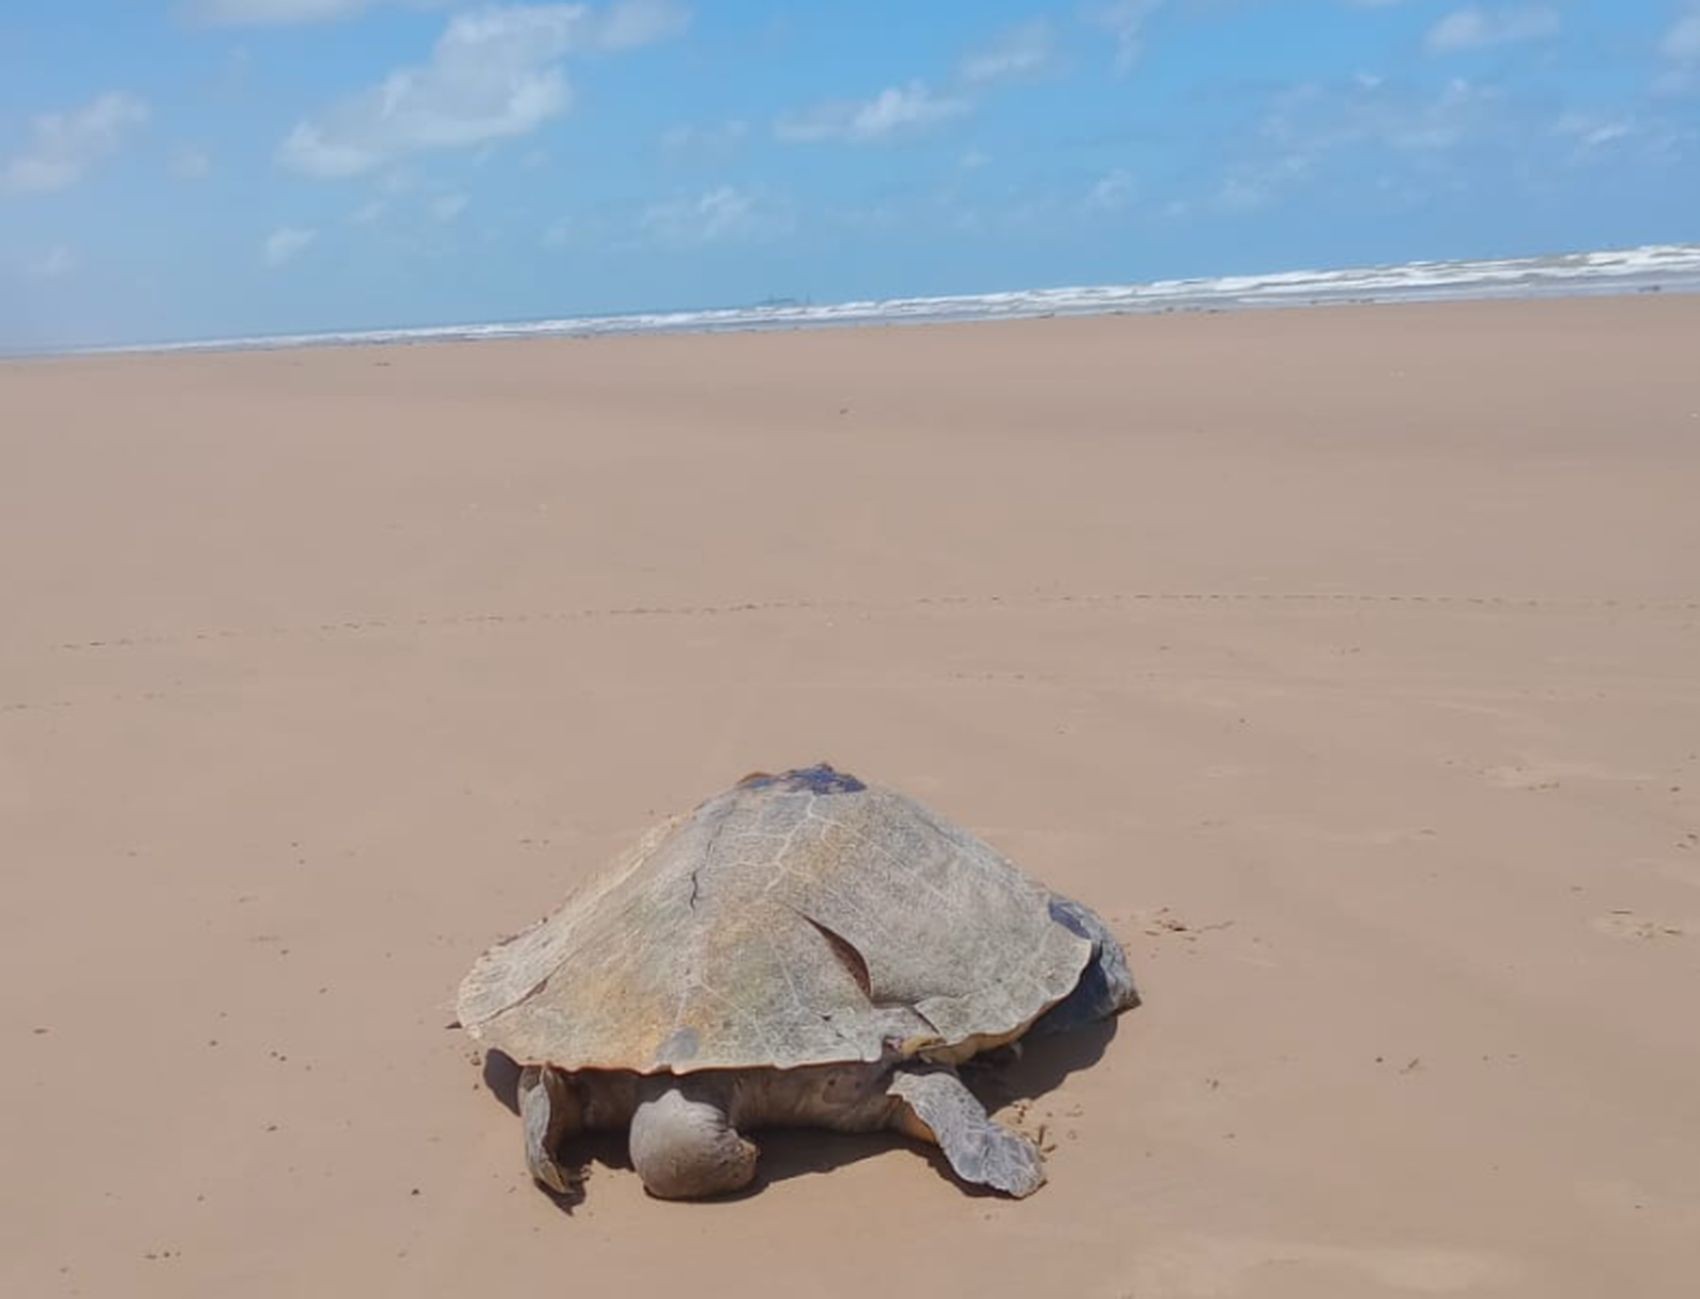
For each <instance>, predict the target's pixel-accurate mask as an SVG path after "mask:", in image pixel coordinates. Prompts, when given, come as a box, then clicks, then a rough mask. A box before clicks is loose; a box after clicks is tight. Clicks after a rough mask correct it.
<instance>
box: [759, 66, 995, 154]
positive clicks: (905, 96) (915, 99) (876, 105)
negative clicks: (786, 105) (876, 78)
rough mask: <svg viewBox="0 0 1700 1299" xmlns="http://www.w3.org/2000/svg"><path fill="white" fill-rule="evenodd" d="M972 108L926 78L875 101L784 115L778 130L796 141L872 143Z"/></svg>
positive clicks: (889, 90) (833, 103) (884, 93)
mask: <svg viewBox="0 0 1700 1299" xmlns="http://www.w3.org/2000/svg"><path fill="white" fill-rule="evenodd" d="M968 107H969V105H968V101H967V100H965V99H961V98H957V97H955V96H949V95H939V94H936V93H934V92H933V91H932V90H929V89H928V88H927V86H926V84H925V83H924V82H920V81H911V82H909V84H908V85H904V86H890V87H887V88H886V89H885V90H882V91H880V93H879V94H877V95H875V96H874V97H873V98H872V99H867V100H834V101H831V102H829V103H824V104H817V105H816V106H815V107H813V108H810V109H807V110H805V111H803V112H801V113H795V114H791V115H788V116H785V117H781V118H780V119H779V120H778V121H777V122H776V123H774V128H773V129H774V134H775V135H777V136H778V137H779V138H780V139H781V140H789V141H792V142H795V143H812V142H815V141H819V140H842V141H846V142H848V143H851V144H872V143H875V142H877V141H881V140H888V139H892V138H895V137H897V136H901V135H908V134H912V133H915V132H919V131H923V130H925V129H927V128H928V127H930V126H935V125H937V124H938V123H940V122H945V121H948V120H950V119H951V118H953V117H960V116H962V115H963V114H964V113H966V112H967V111H968Z"/></svg>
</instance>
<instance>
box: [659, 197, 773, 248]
mask: <svg viewBox="0 0 1700 1299" xmlns="http://www.w3.org/2000/svg"><path fill="white" fill-rule="evenodd" d="M638 227H639V228H640V229H641V230H642V231H643V232H644V233H645V234H646V235H648V236H649V237H650V238H652V239H654V240H655V241H656V242H657V243H661V244H666V245H668V246H670V247H674V248H691V247H700V246H701V245H703V244H711V243H718V242H721V241H723V240H728V239H749V238H753V237H755V236H758V235H776V234H783V233H785V232H787V231H788V230H789V229H790V228H791V220H790V217H789V215H788V214H787V213H785V212H783V211H780V210H778V209H775V208H772V207H770V206H769V205H767V204H764V203H763V202H762V201H761V200H759V199H758V198H757V196H756V195H754V194H752V193H751V192H750V191H748V190H742V189H738V188H736V187H734V186H732V185H720V186H716V187H715V188H714V189H711V190H709V191H707V192H706V193H704V194H701V195H699V196H698V197H696V198H681V199H671V200H668V201H666V202H662V203H652V204H651V205H650V206H649V207H647V208H646V209H644V211H643V214H642V215H641V216H640V217H639V218H638Z"/></svg>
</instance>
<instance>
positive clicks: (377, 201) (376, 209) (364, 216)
mask: <svg viewBox="0 0 1700 1299" xmlns="http://www.w3.org/2000/svg"><path fill="white" fill-rule="evenodd" d="M388 207H389V204H388V203H386V202H384V200H383V199H381V198H374V199H368V200H367V201H366V202H364V203H362V204H361V205H360V206H359V207H357V208H355V209H354V211H352V212H350V213H349V214H348V220H349V222H350V223H351V224H353V225H357V226H369V225H372V224H374V223H375V222H376V221H377V220H378V218H379V217H381V216H383V215H384V212H385V210H386V209H387V208H388Z"/></svg>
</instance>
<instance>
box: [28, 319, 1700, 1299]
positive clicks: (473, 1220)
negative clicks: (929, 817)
mask: <svg viewBox="0 0 1700 1299" xmlns="http://www.w3.org/2000/svg"><path fill="white" fill-rule="evenodd" d="M1697 337H1700V297H1680V296H1675V295H1666V296H1662V297H1661V296H1654V295H1648V296H1642V297H1635V298H1621V299H1598V300H1576V301H1560V302H1543V303H1461V304H1448V305H1428V306H1401V307H1384V308H1350V307H1347V308H1329V309H1317V310H1310V311H1305V310H1298V311H1256V312H1245V313H1238V314H1198V315H1173V316H1153V317H1117V318H1098V319H1073V320H1064V319H1057V320H1036V321H1028V322H1021V323H1004V324H984V325H951V326H929V327H912V328H875V329H857V330H823V331H816V332H800V333H769V334H737V335H721V336H656V337H641V338H618V339H597V340H570V339H562V340H549V341H534V342H509V343H491V344H442V345H419V346H411V347H388V348H383V347H349V348H338V349H320V350H310V349H309V350H286V351H275V352H246V353H226V354H211V355H180V356H146V355H138V356H121V357H103V358H69V359H58V360H40V361H28V362H16V363H10V364H6V365H3V366H0V457H3V459H0V464H3V465H4V472H3V473H0V601H3V608H4V616H3V617H0V851H3V855H4V875H3V890H4V891H3V894H0V900H3V905H0V1041H3V1042H4V1044H5V1046H4V1052H5V1054H4V1058H5V1062H6V1075H7V1078H8V1081H9V1085H8V1087H7V1090H6V1097H7V1103H6V1104H5V1105H4V1106H3V1107H0V1150H3V1151H4V1152H5V1155H6V1159H5V1163H6V1166H7V1175H6V1176H5V1177H4V1178H3V1179H0V1292H4V1293H5V1294H7V1295H12V1296H19V1297H20V1299H22V1297H24V1296H29V1297H32V1299H33V1297H34V1296H60V1295H67V1296H68V1295H84V1296H108V1295H126V1296H146V1295H159V1296H167V1295H170V1296H180V1295H196V1296H200V1295H207V1296H227V1295H236V1294H240V1295H242V1296H244V1299H267V1297H269V1296H280V1295H338V1294H341V1295H362V1294H365V1295H379V1296H381V1295H394V1294H426V1295H445V1296H448V1295H468V1294H489V1295H508V1294H522V1293H530V1294H537V1293H548V1292H556V1291H559V1292H562V1293H573V1294H583V1295H610V1296H611V1295H621V1296H648V1295H656V1296H660V1295H669V1296H683V1295H694V1294H709V1293H720V1292H732V1287H734V1286H736V1287H738V1289H739V1291H741V1292H743V1293H750V1294H770V1293H771V1294H781V1293H793V1294H799V1295H803V1294H821V1295H846V1296H849V1295H855V1296H868V1295H870V1294H871V1293H877V1292H890V1293H897V1292H899V1291H901V1292H902V1293H914V1294H917V1295H919V1294H932V1295H954V1294H969V1293H972V1294H976V1295H980V1296H1003V1295H1009V1296H1015V1295H1046V1294H1062V1295H1069V1296H1075V1297H1078V1299H1099V1297H1102V1299H1127V1297H1130V1296H1137V1297H1139V1299H1145V1297H1147V1296H1152V1297H1156V1296H1218V1295H1223V1296H1247V1297H1252V1299H1265V1297H1269V1299H1274V1297H1277V1296H1292V1297H1293V1299H1300V1297H1304V1299H1312V1297H1314V1296H1318V1295H1342V1296H1370V1295H1374V1296H1380V1295H1389V1296H1399V1295H1436V1294H1440V1295H1451V1294H1460V1295H1482V1296H1529V1297H1530V1299H1554V1297H1555V1296H1578V1297H1579V1299H1582V1297H1594V1296H1604V1295H1635V1296H1649V1297H1653V1296H1671V1297H1673V1299H1674V1297H1675V1296H1687V1295H1691V1294H1693V1293H1694V1288H1695V1286H1696V1278H1697V1277H1700V1158H1697V1155H1700V1085H1697V1081H1700V1014H1697V1012H1696V1008H1695V1003H1696V991H1697V989H1700V982H1697V980H1700V503H1697V501H1700V381H1697V380H1696V379H1695V377H1694V367H1693V350H1694V340H1695V339H1696V338H1697ZM818 759H827V760H830V761H832V762H833V763H835V764H836V765H838V766H839V767H841V768H844V769H846V770H849V771H852V772H855V773H856V774H858V775H860V776H862V777H864V778H866V779H870V780H874V781H877V782H880V783H883V784H888V785H893V786H896V787H898V788H901V789H903V790H905V791H907V792H909V793H911V794H913V795H915V796H917V797H919V798H921V799H922V800H924V801H925V802H927V803H929V804H930V805H932V806H934V807H935V808H937V809H938V810H939V811H940V812H942V813H944V814H945V815H947V816H949V817H951V818H953V819H955V820H958V821H960V822H962V823H963V824H965V825H967V826H969V827H971V828H972V829H973V830H975V831H976V832H977V833H979V834H981V835H982V836H984V837H985V838H987V839H988V840H990V841H991V842H992V843H993V844H995V845H996V846H997V847H998V848H1000V849H1002V850H1003V851H1004V852H1006V853H1007V854H1008V855H1009V856H1011V857H1012V858H1013V859H1014V860H1015V861H1017V862H1018V863H1020V864H1021V865H1022V866H1023V867H1025V868H1026V869H1027V870H1029V871H1030V872H1031V873H1033V874H1034V875H1036V876H1038V877H1039V878H1041V879H1043V880H1045V881H1047V882H1048V883H1050V884H1052V885H1054V886H1055V887H1057V888H1058V889H1060V890H1062V891H1064V892H1067V893H1070V894H1073V895H1075V896H1078V897H1080V898H1082V899H1084V900H1085V901H1087V902H1089V903H1090V904H1092V905H1093V906H1095V907H1096V908H1098V910H1100V911H1101V912H1102V913H1103V914H1104V915H1105V916H1106V917H1107V918H1108V919H1109V920H1110V921H1111V922H1112V924H1113V925H1114V927H1115V928H1116V929H1117V931H1118V933H1119V934H1120V935H1121V937H1122V938H1123V940H1124V942H1125V944H1126V946H1127V948H1128V952H1129V957H1130V960H1131V963H1132V965H1133V969H1134V971H1135V974H1136V976H1137V977H1138V979H1139V981H1140V983H1141V987H1142V990H1143V992H1144V995H1145V1005H1144V1006H1143V1007H1141V1008H1140V1009H1138V1010H1135V1011H1133V1012H1131V1013H1129V1014H1128V1015H1126V1016H1124V1017H1123V1018H1122V1019H1121V1020H1120V1021H1119V1022H1118V1023H1117V1025H1116V1031H1115V1032H1114V1033H1113V1034H1111V1035H1098V1036H1096V1037H1094V1038H1092V1039H1091V1040H1089V1041H1084V1042H1079V1043H1075V1044H1074V1045H1072V1046H1067V1047H1063V1048H1058V1049H1051V1050H1046V1051H1036V1052H1031V1053H1029V1055H1028V1056H1027V1057H1025V1058H1024V1059H1023V1061H1022V1062H1021V1063H1020V1064H1019V1065H1017V1066H1016V1067H1015V1068H1014V1069H1013V1070H1011V1071H1010V1072H1008V1073H1007V1074H1005V1075H1004V1076H1003V1077H1002V1079H1001V1080H999V1081H997V1082H995V1083H994V1084H992V1086H993V1089H994V1090H993V1092H992V1093H991V1094H992V1096H993V1099H994V1100H1002V1101H1004V1102H1006V1104H1005V1106H1004V1111H1003V1116H1004V1117H1005V1118H1007V1119H1010V1120H1011V1121H1014V1122H1017V1123H1019V1124H1020V1125H1021V1126H1023V1127H1024V1128H1025V1129H1026V1130H1028V1131H1030V1132H1034V1133H1037V1132H1038V1131H1039V1129H1040V1127H1041V1125H1042V1126H1043V1128H1044V1131H1045V1133H1046V1139H1047V1140H1048V1141H1049V1142H1051V1143H1054V1146H1055V1149H1054V1150H1053V1151H1052V1153H1051V1154H1050V1156H1049V1170H1050V1177H1051V1181H1050V1184H1049V1185H1048V1186H1047V1187H1046V1188H1045V1189H1044V1190H1042V1191H1041V1192H1040V1193H1039V1194H1038V1195H1036V1196H1035V1197H1033V1198H1032V1199H1030V1200H1027V1201H1024V1202H1020V1203H1014V1202H1009V1201H1005V1200H1001V1199H997V1198H992V1197H986V1196H975V1195H969V1194H966V1193H964V1192H963V1191H962V1190H961V1189H960V1188H958V1187H957V1186H956V1185H954V1184H953V1183H951V1182H950V1181H949V1180H947V1179H946V1178H945V1177H944V1176H942V1175H941V1173H940V1171H939V1167H938V1165H937V1162H936V1160H935V1159H933V1158H930V1157H929V1156H928V1154H927V1153H926V1152H925V1151H923V1150H921V1149H920V1148H918V1147H916V1146H913V1145H911V1144H908V1143H906V1142H903V1141H901V1140H898V1139H896V1138H883V1137H881V1138H847V1137H837V1136H830V1135H826V1134H770V1135H767V1136H765V1137H764V1138H763V1139H762V1147H763V1151H764V1154H763V1165H762V1167H763V1173H762V1177H761V1181H760V1183H759V1186H758V1188H757V1190H756V1191H754V1192H753V1193H751V1194H749V1195H746V1196H743V1197H740V1198H736V1199H731V1200H727V1201H721V1202H715V1203H708V1204H675V1203H664V1202H661V1201H657V1200H653V1199H650V1198H648V1197H647V1196H645V1194H644V1193H643V1191H642V1188H641V1186H640V1185H639V1183H638V1180H637V1178H636V1175H635V1174H634V1173H633V1172H632V1171H631V1169H630V1167H629V1166H628V1165H627V1164H626V1162H625V1159H624V1155H623V1150H622V1148H621V1146H620V1144H619V1143H618V1142H611V1141H600V1142H593V1143H591V1144H590V1145H589V1146H588V1147H586V1148H587V1149H588V1150H589V1151H590V1153H591V1162H590V1166H589V1176H588V1180H587V1184H586V1187H585V1196H584V1199H583V1201H582V1203H580V1204H579V1205H577V1206H576V1207H575V1208H574V1209H573V1210H572V1211H571V1212H570V1213H567V1212H563V1211H562V1210H561V1209H559V1208H557V1207H556V1206H555V1205H554V1204H553V1203H552V1202H551V1201H550V1200H549V1199H547V1198H545V1197H544V1196H543V1195H541V1194H539V1193H537V1192H536V1191H534V1190H533V1189H532V1188H531V1186H530V1184H529V1183H528V1180H527V1178H526V1176H525V1172H524V1168H523V1165H522V1162H521V1157H520V1129H519V1124H518V1121H517V1119H515V1117H514V1116H513V1114H511V1113H510V1112H509V1111H508V1110H507V1109H506V1108H505V1107H504V1105H503V1103H502V1101H501V1099H500V1098H499V1097H498V1096H496V1095H495V1094H493V1092H492V1090H491V1088H490V1087H489V1086H487V1085H486V1082H485V1079H484V1074H483V1069H482V1067H481V1059H480V1056H479V1054H478V1053H477V1052H476V1051H475V1050H474V1048H473V1047H472V1046H471V1045H470V1044H469V1042H468V1041H467V1040H466V1039H465V1037H464V1036H463V1035H462V1034H460V1033H459V1032H456V1031H454V1030H453V1029H452V1028H451V1027H450V1026H449V1021H450V1020H451V1019H452V1001H453V996H454V990H455V986H456V983H457V982H458V980H459V979H460V977H461V975H462V973H463V972H464V970H465V969H466V967H467V965H468V964H469V963H470V961H471V960H472V958H473V957H474V956H475V955H476V954H477V953H478V952H479V951H481V950H482V949H483V948H484V947H485V946H486V945H487V944H488V943H489V942H491V941H492V940H493V939H494V938H496V937H497V936H499V935H501V934H503V933H505V932H508V931H510V930H512V929H514V928H516V927H518V926H520V925H522V924H524V923H525V922H527V921H529V920H530V919H532V918H534V917H536V916H537V915H539V914H541V913H542V912H544V911H546V910H548V909H549V908H551V907H553V906H554V905H555V903H556V902H557V901H558V900H559V899H560V898H561V897H562V896H563V895H564V894H565V893H566V891H567V890H568V889H569V888H570V887H571V886H572V885H573V884H574V883H575V882H577V881H579V880H581V879H583V878H584V877H585V876H586V875H587V874H588V873H589V872H592V871H594V870H595V869H596V868H597V867H598V866H599V865H601V864H602V863H603V862H604V861H605V860H606V859H607V858H609V857H610V856H611V855H613V854H614V853H615V852H617V851H618V850H619V849H620V848H622V847H624V846H625V845H626V844H627V843H629V842H630V841H631V840H632V839H633V838H635V837H636V835H637V834H638V833H639V832H641V830H642V829H643V828H645V827H646V826H647V825H648V824H649V823H650V822H651V821H652V820H654V819H655V818H656V817H658V816H660V815H662V814H664V813H667V812H671V811H674V810H678V809H681V808H684V807H688V806H690V805H691V804H692V803H694V802H695V801H696V800H698V799H700V798H702V797H704V796H706V795H708V794H711V793H713V792H715V791H716V790H718V789H720V788H722V787H724V786H725V785H727V784H728V783H729V782H731V781H732V780H735V779H736V778H737V777H739V776H741V775H743V774H744V773H745V772H747V771H750V770H752V769H755V768H767V769H774V768H779V767H783V766H788V765H797V764H802V763H807V762H812V761H815V760H818Z"/></svg>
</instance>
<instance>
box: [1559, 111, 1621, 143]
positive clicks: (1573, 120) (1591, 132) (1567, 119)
mask: <svg viewBox="0 0 1700 1299" xmlns="http://www.w3.org/2000/svg"><path fill="white" fill-rule="evenodd" d="M1553 131H1554V133H1555V134H1557V135H1562V136H1565V137H1567V138H1569V139H1571V140H1574V141H1575V142H1576V148H1577V151H1578V152H1579V153H1589V152H1592V151H1594V150H1597V149H1603V148H1605V147H1606V146H1607V145H1611V144H1618V143H1620V142H1621V141H1624V140H1627V139H1629V138H1630V137H1631V136H1633V135H1634V134H1635V132H1636V126H1635V122H1634V121H1633V120H1632V119H1630V118H1626V117H1600V116H1597V115H1595V114H1591V113H1566V114H1565V115H1564V116H1563V117H1561V118H1559V119H1558V121H1557V122H1556V123H1554V124H1553Z"/></svg>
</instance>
